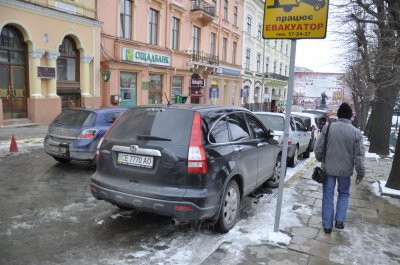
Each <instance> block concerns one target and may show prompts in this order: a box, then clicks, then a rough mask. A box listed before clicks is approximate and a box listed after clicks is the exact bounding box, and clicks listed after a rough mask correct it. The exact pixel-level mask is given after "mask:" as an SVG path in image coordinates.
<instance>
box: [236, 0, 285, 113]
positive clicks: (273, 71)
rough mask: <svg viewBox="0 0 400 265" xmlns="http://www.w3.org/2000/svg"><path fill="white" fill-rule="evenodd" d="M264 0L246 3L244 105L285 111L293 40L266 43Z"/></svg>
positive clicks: (244, 24)
mask: <svg viewBox="0 0 400 265" xmlns="http://www.w3.org/2000/svg"><path fill="white" fill-rule="evenodd" d="M264 3H265V2H264V1H263V0H245V3H244V20H243V51H242V54H243V55H242V60H243V76H242V78H243V84H242V87H243V89H242V93H241V94H242V95H243V99H242V103H244V104H249V105H250V106H251V108H252V109H253V108H255V109H257V108H258V107H257V105H258V104H263V105H267V106H268V110H271V111H280V110H283V109H284V108H285V99H286V95H287V88H288V80H289V78H288V76H289V64H290V40H264V39H263V38H262V32H263V19H264Z"/></svg>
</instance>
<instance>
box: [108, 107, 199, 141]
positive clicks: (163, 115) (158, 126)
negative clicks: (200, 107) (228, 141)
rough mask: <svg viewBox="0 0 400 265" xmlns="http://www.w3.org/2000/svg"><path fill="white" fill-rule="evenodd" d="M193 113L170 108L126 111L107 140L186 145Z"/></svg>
mask: <svg viewBox="0 0 400 265" xmlns="http://www.w3.org/2000/svg"><path fill="white" fill-rule="evenodd" d="M193 115H194V112H192V111H188V110H182V109H172V108H158V107H148V108H144V107H143V108H142V107H140V108H132V109H129V110H127V111H126V112H125V113H124V114H123V115H122V116H121V118H120V119H119V120H118V122H117V123H116V124H115V126H114V127H113V129H112V130H111V131H110V133H109V135H108V138H109V139H140V138H142V139H144V140H146V139H148V140H160V141H165V142H172V143H181V144H187V143H188V142H189V139H190V133H191V129H192V123H193Z"/></svg>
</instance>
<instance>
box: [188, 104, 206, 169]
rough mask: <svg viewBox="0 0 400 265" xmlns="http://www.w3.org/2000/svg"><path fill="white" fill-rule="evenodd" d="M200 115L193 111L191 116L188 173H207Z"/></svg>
mask: <svg viewBox="0 0 400 265" xmlns="http://www.w3.org/2000/svg"><path fill="white" fill-rule="evenodd" d="M201 139H202V132H201V117H200V114H199V113H197V112H196V113H195V114H194V117H193V125H192V132H191V134H190V145H189V152H188V173H189V174H205V173H207V159H206V153H205V151H204V148H203V145H202V141H201Z"/></svg>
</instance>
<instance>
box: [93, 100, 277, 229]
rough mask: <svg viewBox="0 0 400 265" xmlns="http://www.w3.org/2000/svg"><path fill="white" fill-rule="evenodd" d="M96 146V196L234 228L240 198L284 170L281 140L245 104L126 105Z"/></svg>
mask: <svg viewBox="0 0 400 265" xmlns="http://www.w3.org/2000/svg"><path fill="white" fill-rule="evenodd" d="M97 153H98V156H97V157H98V160H97V170H96V172H95V173H94V174H93V175H92V178H91V192H92V194H93V196H94V197H95V198H96V199H98V200H105V201H108V202H110V203H112V204H114V205H116V206H118V207H120V208H130V209H137V210H141V211H146V212H153V213H157V214H161V215H166V216H170V217H172V218H174V219H177V220H181V221H182V220H183V221H204V220H209V221H211V222H213V223H215V224H216V226H215V227H216V228H217V229H218V230H220V231H222V232H227V231H228V230H230V229H231V228H232V227H233V226H234V225H235V222H236V219H237V218H238V212H239V207H240V203H241V199H242V198H243V197H244V196H246V195H247V194H249V193H250V192H252V191H254V190H255V189H256V188H257V187H258V186H260V185H262V184H263V183H265V182H266V181H268V180H271V179H273V180H274V179H275V178H279V177H278V176H279V175H277V172H280V154H281V148H280V146H279V144H278V143H277V142H276V141H275V140H274V139H273V136H272V135H271V134H270V131H269V130H268V129H267V128H266V127H265V126H264V125H263V124H262V123H261V122H260V121H259V120H258V119H257V117H256V116H254V114H252V113H251V112H250V111H248V110H246V109H244V108H240V107H221V106H201V105H190V104H185V105H150V106H138V107H135V108H132V109H129V110H127V111H126V112H125V113H124V114H123V115H121V117H120V118H119V119H118V121H117V122H116V123H115V124H114V125H113V127H111V129H110V130H109V132H108V133H107V135H106V136H104V138H103V140H102V142H101V143H100V144H99V147H98V152H97ZM278 180H279V179H278Z"/></svg>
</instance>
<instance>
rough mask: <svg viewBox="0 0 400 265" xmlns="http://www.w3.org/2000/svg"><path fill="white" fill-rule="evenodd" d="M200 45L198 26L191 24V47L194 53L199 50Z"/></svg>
mask: <svg viewBox="0 0 400 265" xmlns="http://www.w3.org/2000/svg"><path fill="white" fill-rule="evenodd" d="M199 45H200V28H198V27H195V26H193V28H192V49H193V52H194V53H197V52H199V48H200V47H199Z"/></svg>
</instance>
